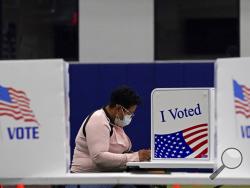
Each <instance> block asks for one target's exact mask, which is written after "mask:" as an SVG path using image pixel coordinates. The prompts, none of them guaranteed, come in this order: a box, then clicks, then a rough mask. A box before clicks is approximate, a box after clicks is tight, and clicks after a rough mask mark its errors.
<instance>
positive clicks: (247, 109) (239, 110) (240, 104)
mask: <svg viewBox="0 0 250 188" xmlns="http://www.w3.org/2000/svg"><path fill="white" fill-rule="evenodd" d="M241 88H242V90H243V95H244V98H245V100H244V101H243V100H240V99H238V98H235V100H234V103H235V112H236V114H241V115H243V116H245V117H246V118H250V88H248V87H246V86H244V85H241Z"/></svg>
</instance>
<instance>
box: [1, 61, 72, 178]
mask: <svg viewBox="0 0 250 188" xmlns="http://www.w3.org/2000/svg"><path fill="white" fill-rule="evenodd" d="M68 82H69V76H68V65H67V63H66V62H64V61H63V60H59V59H58V60H50V59H48V60H17V61H12V60H11V61H10V60H9V61H1V62H0V156H1V157H0V158H1V160H0V177H1V178H4V177H6V178H13V177H42V176H53V175H60V174H61V175H64V174H66V173H67V169H68V166H69V151H70V150H69V99H68V92H69V84H68Z"/></svg>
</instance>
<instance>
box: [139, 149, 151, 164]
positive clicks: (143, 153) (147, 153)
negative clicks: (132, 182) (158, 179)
mask: <svg viewBox="0 0 250 188" xmlns="http://www.w3.org/2000/svg"><path fill="white" fill-rule="evenodd" d="M138 153H139V160H140V161H149V160H150V158H151V150H150V149H141V150H139V152H138Z"/></svg>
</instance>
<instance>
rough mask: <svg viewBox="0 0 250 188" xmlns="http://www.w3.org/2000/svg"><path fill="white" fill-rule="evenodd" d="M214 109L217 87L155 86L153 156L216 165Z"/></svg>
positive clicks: (153, 96) (152, 118) (152, 95)
mask: <svg viewBox="0 0 250 188" xmlns="http://www.w3.org/2000/svg"><path fill="white" fill-rule="evenodd" d="M213 109H214V89H213V88H157V89H154V90H153V91H152V94H151V129H152V130H151V131H152V133H151V149H152V157H151V158H152V159H153V160H163V161H166V162H167V161H168V162H170V163H171V162H173V160H176V161H181V162H183V161H187V162H189V161H193V162H198V163H199V164H200V166H198V167H197V168H199V167H200V168H202V164H203V163H204V164H205V163H209V164H210V163H212V165H211V168H213V166H214V165H213V161H214V153H215V152H214V151H215V147H214V110H213ZM170 159H171V160H170ZM192 165H193V164H192ZM190 167H191V166H190Z"/></svg>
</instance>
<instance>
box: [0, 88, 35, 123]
mask: <svg viewBox="0 0 250 188" xmlns="http://www.w3.org/2000/svg"><path fill="white" fill-rule="evenodd" d="M8 92H9V95H10V98H11V101H12V103H9V102H6V101H0V116H9V117H12V118H14V119H15V120H23V121H25V122H36V123H38V122H37V120H36V118H35V115H34V114H33V111H32V110H31V109H30V107H29V106H30V99H29V98H28V97H27V96H26V94H25V93H24V92H23V91H18V90H15V89H13V88H8Z"/></svg>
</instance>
